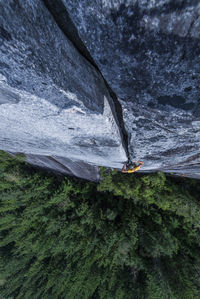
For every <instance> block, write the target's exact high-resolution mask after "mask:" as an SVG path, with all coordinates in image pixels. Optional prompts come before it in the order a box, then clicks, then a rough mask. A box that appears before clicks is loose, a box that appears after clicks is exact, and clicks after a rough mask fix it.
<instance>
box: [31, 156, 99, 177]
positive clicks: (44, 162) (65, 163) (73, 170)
mask: <svg viewBox="0 0 200 299" xmlns="http://www.w3.org/2000/svg"><path fill="white" fill-rule="evenodd" d="M26 161H27V162H28V163H30V164H32V165H35V166H37V167H40V168H44V169H47V170H50V171H54V172H56V173H61V174H65V175H70V176H76V177H79V178H82V179H87V180H90V181H95V182H98V181H99V168H98V166H95V165H90V164H87V163H85V162H83V161H78V160H71V159H68V158H61V157H56V156H54V157H48V156H40V155H31V154H28V155H26Z"/></svg>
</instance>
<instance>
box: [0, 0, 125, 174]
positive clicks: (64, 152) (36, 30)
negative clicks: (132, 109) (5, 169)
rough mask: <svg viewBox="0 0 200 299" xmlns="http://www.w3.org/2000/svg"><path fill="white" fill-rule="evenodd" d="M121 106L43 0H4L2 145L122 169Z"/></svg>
mask: <svg viewBox="0 0 200 299" xmlns="http://www.w3.org/2000/svg"><path fill="white" fill-rule="evenodd" d="M114 110H115V108H114V105H113V103H112V99H111V97H110V94H109V92H108V89H107V87H106V85H105V83H104V80H103V78H102V76H101V74H100V73H99V72H98V70H96V68H95V67H94V66H93V65H92V64H91V63H89V62H88V60H87V59H85V58H84V57H83V56H82V55H81V54H80V53H79V51H78V50H77V49H76V48H75V46H74V45H73V44H72V42H71V41H70V40H69V39H68V38H67V37H66V36H65V35H64V34H63V32H62V31H61V30H60V28H59V27H58V25H57V24H56V22H55V20H54V18H53V16H52V15H51V14H50V12H49V11H48V9H47V8H46V7H45V5H44V3H43V2H42V1H40V0H34V1H33V0H25V1H24V0H23V1H22V0H18V1H14V0H11V1H4V0H3V1H1V2H0V148H1V149H3V150H6V151H11V152H23V153H25V154H31V155H40V156H41V155H42V156H43V155H44V156H51V157H54V156H56V157H57V158H56V159H57V160H58V159H62V158H68V159H69V160H70V161H76V160H78V161H84V162H85V163H89V164H93V165H102V166H110V167H117V168H119V167H121V165H122V163H123V162H124V161H125V160H126V159H127V156H126V152H125V150H124V146H123V145H122V143H123V142H122V136H121V133H120V129H119V126H118V123H117V122H118V121H117V117H116V115H115V111H114ZM61 157H62V158H61ZM80 168H81V167H80ZM80 171H81V169H80Z"/></svg>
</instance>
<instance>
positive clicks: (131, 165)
mask: <svg viewBox="0 0 200 299" xmlns="http://www.w3.org/2000/svg"><path fill="white" fill-rule="evenodd" d="M143 164H144V162H141V161H132V162H131V161H128V162H126V163H125V164H124V166H123V167H122V172H124V173H132V172H136V171H138V170H139V169H140V167H141V166H142V165H143Z"/></svg>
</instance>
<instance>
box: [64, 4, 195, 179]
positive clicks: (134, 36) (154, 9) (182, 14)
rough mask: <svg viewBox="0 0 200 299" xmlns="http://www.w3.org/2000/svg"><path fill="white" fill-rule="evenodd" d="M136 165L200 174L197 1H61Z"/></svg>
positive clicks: (149, 168) (149, 169)
mask: <svg viewBox="0 0 200 299" xmlns="http://www.w3.org/2000/svg"><path fill="white" fill-rule="evenodd" d="M62 2H63V4H64V5H65V7H66V9H67V11H68V13H69V14H70V16H71V19H72V21H73V22H74V24H75V26H76V28H77V29H78V32H79V35H80V37H81V39H82V41H83V42H84V44H85V45H86V47H87V49H88V50H89V52H90V54H91V56H92V57H93V59H94V61H95V63H96V64H97V65H98V68H99V69H100V71H101V72H102V74H103V76H104V78H105V80H106V81H107V82H108V84H109V85H110V87H111V88H112V90H113V91H114V92H115V93H116V95H117V97H118V99H119V101H120V103H121V105H122V109H123V118H124V122H125V127H126V130H127V132H128V134H129V153H130V157H131V158H132V159H140V160H143V161H144V162H145V164H144V167H143V170H144V171H153V170H158V169H161V170H163V171H170V172H176V173H182V174H185V175H187V176H193V177H200V85H199V82H200V1H199V0H150V1H149V0H148V1H147V0H138V1H136V0H131V1H130V0H116V1H112V0H94V1H90V0H84V1H80V0H62Z"/></svg>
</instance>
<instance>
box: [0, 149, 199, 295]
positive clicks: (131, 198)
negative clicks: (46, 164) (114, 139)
mask: <svg viewBox="0 0 200 299" xmlns="http://www.w3.org/2000/svg"><path fill="white" fill-rule="evenodd" d="M23 160H24V159H23V156H20V155H19V156H16V157H15V158H13V157H11V156H9V155H8V154H6V153H5V152H3V151H1V152H0V194H1V196H0V231H1V233H0V294H1V295H0V297H1V299H8V298H9V299H15V298H16V299H25V298H27V299H28V298H31V299H37V298H42V299H51V298H52V299H56V298H58V299H65V298H68V299H72V298H76V299H82V298H93V299H97V298H108V299H111V298H123V299H125V298H126V299H131V298H133V299H136V298H137V299H180V298H182V299H193V298H200V202H199V199H200V197H199V194H200V184H199V181H198V180H193V179H188V178H187V179H186V178H183V177H173V176H172V175H168V176H166V175H164V174H163V173H153V174H148V175H144V174H140V173H139V174H132V175H129V174H123V173H120V172H117V171H115V170H114V171H110V170H109V169H106V168H101V180H100V183H94V182H89V181H86V180H81V179H77V178H73V177H66V176H60V175H57V174H52V173H49V172H46V171H43V170H38V169H36V168H33V167H32V166H29V165H28V164H26V163H25V162H24V161H23Z"/></svg>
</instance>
